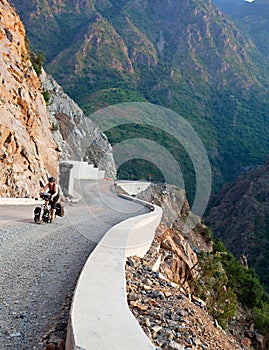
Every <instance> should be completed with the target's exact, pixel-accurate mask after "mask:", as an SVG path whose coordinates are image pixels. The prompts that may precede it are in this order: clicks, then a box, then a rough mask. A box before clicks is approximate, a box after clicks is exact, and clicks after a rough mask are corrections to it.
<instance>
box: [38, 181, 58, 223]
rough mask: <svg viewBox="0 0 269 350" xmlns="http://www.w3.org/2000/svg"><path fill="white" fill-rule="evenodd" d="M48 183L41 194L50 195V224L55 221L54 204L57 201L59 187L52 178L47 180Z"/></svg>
mask: <svg viewBox="0 0 269 350" xmlns="http://www.w3.org/2000/svg"><path fill="white" fill-rule="evenodd" d="M48 181H49V182H48V183H47V185H46V186H45V187H44V188H43V191H42V192H47V193H49V194H50V195H51V197H50V201H49V204H50V207H51V211H50V217H51V222H53V221H54V220H55V216H56V204H57V202H58V200H59V196H60V194H59V186H58V185H57V183H56V180H55V178H54V177H49V179H48Z"/></svg>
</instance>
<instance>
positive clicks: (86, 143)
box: [40, 70, 116, 177]
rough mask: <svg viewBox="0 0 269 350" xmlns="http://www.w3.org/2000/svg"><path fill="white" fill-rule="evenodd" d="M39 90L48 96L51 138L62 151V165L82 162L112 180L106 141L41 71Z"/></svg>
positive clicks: (111, 168)
mask: <svg viewBox="0 0 269 350" xmlns="http://www.w3.org/2000/svg"><path fill="white" fill-rule="evenodd" d="M40 80H41V84H42V88H43V90H44V91H46V92H48V94H49V103H48V106H47V108H48V111H49V114H50V116H51V119H52V123H53V130H54V137H55V139H56V140H57V143H58V145H59V148H60V149H61V158H60V160H61V161H64V160H68V159H70V160H83V161H88V162H89V163H91V164H94V166H95V167H98V168H99V169H100V170H105V176H106V177H115V174H116V168H115V162H114V158H113V153H112V147H111V146H110V144H109V142H108V140H107V137H106V135H105V134H104V133H102V132H101V130H100V129H99V128H97V126H96V125H95V124H94V123H93V122H92V121H91V120H90V119H89V118H88V117H86V116H85V114H84V113H83V111H82V110H81V108H80V107H79V106H78V105H77V104H76V103H75V102H74V101H73V100H72V99H71V98H70V97H69V96H68V95H67V94H66V93H65V92H64V91H63V89H62V88H61V86H60V85H59V84H58V83H57V82H56V81H55V80H54V79H53V78H52V76H51V75H49V74H46V73H45V71H44V70H43V71H42V74H41V76H40Z"/></svg>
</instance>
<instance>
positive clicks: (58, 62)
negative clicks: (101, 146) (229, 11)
mask: <svg viewBox="0 0 269 350" xmlns="http://www.w3.org/2000/svg"><path fill="white" fill-rule="evenodd" d="M11 2H12V4H13V5H14V6H15V7H16V8H17V10H18V12H19V13H20V14H21V16H22V19H23V21H24V23H25V25H26V28H27V33H28V37H29V39H30V43H31V46H32V48H33V50H34V51H35V52H39V51H42V52H43V53H44V55H45V58H46V61H45V67H46V69H47V70H48V71H49V72H50V73H51V74H52V75H53V76H54V77H55V78H56V79H57V80H58V81H59V82H60V83H61V85H62V86H63V87H64V89H65V91H67V92H68V93H69V94H70V95H71V97H73V98H74V99H75V100H76V101H77V102H78V103H79V105H80V106H82V107H83V109H84V111H85V112H86V113H87V114H88V115H90V114H91V113H92V112H94V111H96V110H97V109H99V108H101V107H105V106H108V105H111V104H116V103H122V102H126V101H148V102H151V103H154V104H159V105H162V106H165V107H168V108H170V109H172V110H173V111H175V112H177V113H179V114H180V115H181V116H182V117H184V118H186V119H187V120H188V121H190V122H191V124H192V125H193V126H194V128H195V130H196V131H197V132H198V134H199V136H200V137H201V139H202V141H203V142H204V144H205V146H206V148H207V151H208V154H209V157H210V160H211V166H212V169H213V173H214V188H215V189H217V188H218V186H219V185H220V184H222V183H223V182H225V181H227V180H231V179H234V177H235V175H236V174H238V172H240V171H242V170H244V169H245V168H246V167H249V166H252V165H255V164H262V163H264V160H265V158H266V156H267V154H268V152H269V140H268V137H267V135H268V132H269V120H268V117H267V114H268V109H269V96H268V94H269V93H268V78H267V77H268V74H267V73H268V69H267V67H266V66H265V64H264V56H263V54H262V53H261V52H260V51H259V50H258V49H257V48H256V46H255V44H254V42H253V41H252V40H250V38H247V37H246V36H245V37H244V36H243V35H242V34H241V32H240V31H239V30H238V28H237V27H236V26H235V25H234V24H233V22H232V21H231V20H230V19H229V18H228V17H226V16H225V15H223V14H222V13H221V12H220V10H218V9H217V8H216V7H215V6H214V5H213V4H212V3H211V2H206V1H203V0H191V1H185V0H183V1H175V0H173V1H170V2H169V3H167V1H164V0H158V1H142V0H138V1H115V0H111V1H108V0H104V1H97V0H96V1H95V0H87V1H77V2H76V3H74V2H72V1H69V0H62V1H57V3H56V2H55V1H50V0H42V1H41V0H36V1H31V2H30V3H29V1H21V0H20V1H19V0H12V1H11ZM156 118H158V116H157V117H156ZM124 132H125V131H124V130H120V131H113V132H112V133H110V140H111V142H112V143H113V140H114V142H115V140H116V139H117V140H118V137H119V134H122V133H123V134H124ZM136 132H137V131H136ZM141 132H142V131H141V130H139V135H141ZM143 132H144V131H143ZM125 134H126V133H125ZM123 137H124V136H123ZM125 137H126V136H125ZM144 137H145V138H147V137H150V136H148V134H147V133H146V134H144ZM153 137H154V138H155V139H156V138H157V139H159V140H161V139H163V137H162V136H160V135H159V134H157V135H156V134H155V135H154V136H153ZM162 144H163V145H164V146H165V147H167V148H168V149H169V150H170V151H171V150H172V149H173V155H174V157H175V158H176V159H177V160H178V161H179V162H180V163H183V165H182V166H183V170H184V169H185V170H186V171H185V170H184V172H185V175H186V178H187V180H186V182H187V187H188V186H189V188H192V186H193V183H194V182H195V181H194V180H193V177H191V176H190V178H189V174H190V169H189V165H188V161H185V160H184V159H183V158H182V157H181V158H180V155H181V154H182V149H181V148H180V147H177V146H175V145H174V144H173V141H171V140H170V141H168V142H166V141H165V142H163V143H162ZM170 146H171V147H170ZM185 158H186V157H185ZM189 163H190V162H189ZM139 165H140V164H139ZM141 169H143V170H141ZM130 170H131V172H132V177H133V178H141V177H145V176H146V174H148V173H149V172H154V169H149V168H146V167H145V166H141V165H140V166H137V163H134V161H133V162H131V164H128V166H127V168H126V166H125V172H127V174H128V172H130ZM144 170H145V171H144ZM155 170H156V169H155ZM155 173H156V171H155Z"/></svg>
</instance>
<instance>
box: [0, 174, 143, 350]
mask: <svg viewBox="0 0 269 350" xmlns="http://www.w3.org/2000/svg"><path fill="white" fill-rule="evenodd" d="M111 189H113V184H112V183H111V182H106V181H100V182H98V183H95V182H89V181H80V182H79V183H77V191H78V193H80V195H81V196H82V198H81V200H80V202H79V203H76V204H65V212H66V214H65V217H63V218H58V217H57V219H56V221H55V223H53V224H41V225H37V224H35V223H34V222H33V209H34V206H14V205H13V206H0V288H1V289H0V349H1V350H5V349H12V350H23V349H25V350H29V349H42V346H41V341H42V337H43V336H44V334H45V333H46V332H48V330H49V329H50V328H51V327H52V326H55V324H58V325H59V324H60V325H61V323H65V322H66V320H67V316H68V305H67V304H68V302H67V300H70V298H71V296H72V293H73V290H74V287H75V284H76V280H77V278H78V276H79V273H80V271H81V269H82V267H83V265H84V263H85V261H86V259H87V257H88V256H89V254H90V253H91V251H92V250H93V249H94V247H95V246H96V244H97V243H98V242H99V240H100V239H101V238H102V237H103V235H104V234H105V232H106V231H107V230H108V229H109V228H110V227H112V226H113V225H115V224H117V223H119V222H120V221H122V220H125V219H126V218H129V217H132V216H135V215H140V214H143V213H146V212H147V211H148V210H147V209H146V208H145V207H142V206H141V205H140V204H137V203H134V202H132V201H128V200H125V199H122V198H119V197H117V196H116V194H115V193H113V191H112V190H111ZM62 326H63V325H62Z"/></svg>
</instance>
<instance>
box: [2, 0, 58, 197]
mask: <svg viewBox="0 0 269 350" xmlns="http://www.w3.org/2000/svg"><path fill="white" fill-rule="evenodd" d="M0 55H1V58H0V60H1V61H0V64H1V65H0V77H1V92H0V111H1V112H0V113H1V120H0V179H1V180H0V196H5V197H16V196H23V197H24V196H36V195H37V194H38V191H39V188H40V185H43V184H44V183H45V182H46V181H47V177H48V176H49V175H53V176H56V177H57V175H58V151H57V145H56V143H55V141H54V139H53V135H52V132H51V129H52V123H51V120H50V117H49V115H48V113H47V110H46V104H45V101H44V98H43V96H42V92H41V86H40V82H39V79H38V77H37V75H36V73H35V71H34V69H33V67H32V64H31V62H30V59H29V53H28V50H27V47H26V44H25V30H24V27H23V24H22V23H21V21H20V19H19V17H18V15H17V14H16V13H15V12H14V10H13V9H12V8H11V7H10V5H9V3H8V2H7V1H6V0H3V1H1V2H0Z"/></svg>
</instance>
